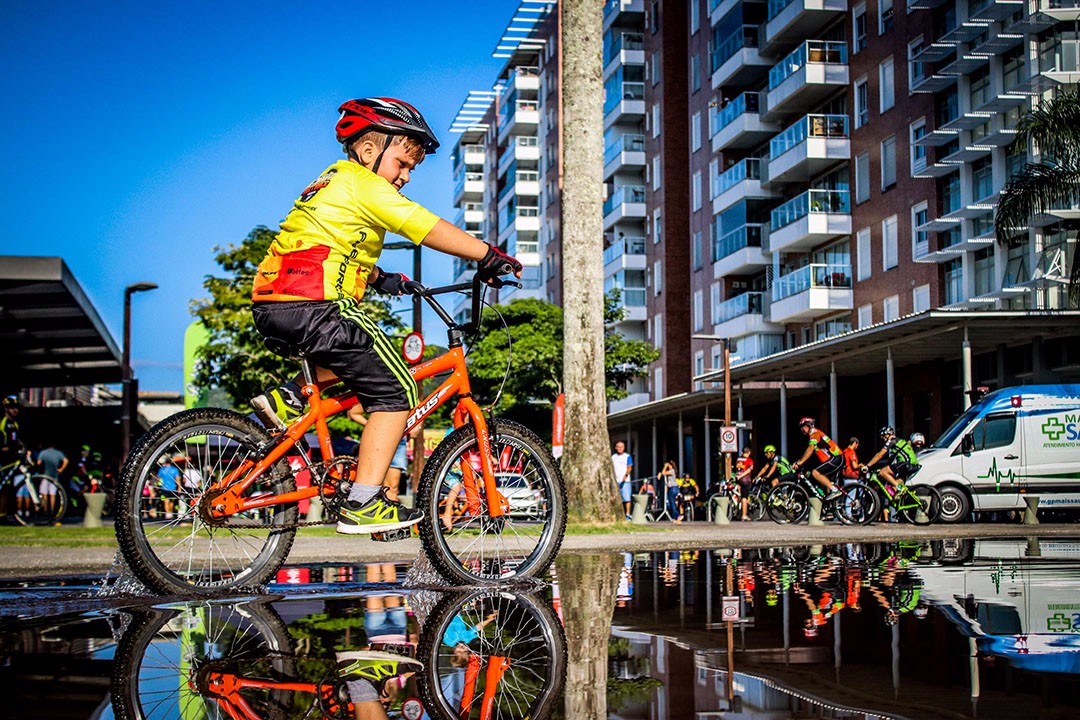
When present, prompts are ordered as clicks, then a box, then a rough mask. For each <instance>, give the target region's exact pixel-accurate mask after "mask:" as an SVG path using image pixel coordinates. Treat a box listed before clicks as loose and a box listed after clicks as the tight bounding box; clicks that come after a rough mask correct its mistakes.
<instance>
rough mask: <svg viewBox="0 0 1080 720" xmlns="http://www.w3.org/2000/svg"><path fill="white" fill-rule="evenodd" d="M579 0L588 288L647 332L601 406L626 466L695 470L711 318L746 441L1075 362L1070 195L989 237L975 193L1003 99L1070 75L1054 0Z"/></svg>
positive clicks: (709, 467) (711, 402)
mask: <svg viewBox="0 0 1080 720" xmlns="http://www.w3.org/2000/svg"><path fill="white" fill-rule="evenodd" d="M526 5H527V3H522V6H521V7H525V6H526ZM554 9H555V8H554V6H550V5H549V6H548V14H547V17H548V18H549V20H548V22H546V23H536V24H535V25H534V26H533V32H532V34H531V35H530V36H529V39H530V46H531V48H532V51H533V52H534V53H535V55H534V56H528V57H526V56H525V55H524V54H520V53H519V54H520V55H521V59H520V62H522V63H527V62H535V64H536V66H537V67H539V68H541V69H540V74H541V76H542V78H546V77H547V76H548V74H552V73H553V71H554V74H555V75H556V77H557V52H553V48H556V49H557V40H558V38H557V24H555V23H553V22H552V21H551V20H552V18H553V16H554ZM518 12H519V13H520V12H521V8H519V11H518ZM603 12H604V25H603V27H604V70H603V73H604V82H605V105H604V133H605V154H604V163H605V166H604V181H605V184H606V187H607V198H608V199H607V202H606V204H605V206H604V233H605V245H606V250H605V257H604V261H605V290H611V289H614V288H619V289H620V290H621V291H622V303H623V306H624V310H625V315H624V318H623V320H622V321H621V322H620V323H619V324H618V329H619V330H620V331H621V332H624V333H625V334H628V335H631V336H634V337H639V338H646V339H648V340H650V341H651V342H653V344H654V345H655V346H656V347H657V348H658V349H659V350H660V351H661V357H660V359H659V360H658V361H657V363H656V364H655V365H654V367H652V368H650V374H649V377H648V378H647V379H646V380H644V381H642V382H640V383H639V385H638V386H637V387H635V388H632V391H633V392H632V394H631V396H630V397H629V398H627V399H626V400H624V401H621V402H620V403H616V404H612V406H611V407H609V412H610V415H609V422H610V425H611V427H612V428H613V431H615V432H618V433H620V434H622V433H625V437H626V438H627V439H628V440H630V442H631V445H632V446H637V447H638V454H639V458H646V465H645V467H648V462H649V460H648V458H650V457H651V458H652V461H655V459H656V458H657V457H659V456H660V455H663V456H664V457H675V456H676V455H677V456H678V457H679V460H680V461H685V462H686V463H688V465H686V467H688V468H689V469H690V470H691V471H692V472H696V473H697V474H698V475H699V476H707V475H708V474H711V473H712V472H713V471H714V468H715V459H714V458H713V457H712V455H713V453H712V452H711V450H710V448H711V447H712V446H713V445H714V443H713V442H711V441H710V437H712V438H715V431H716V428H715V420H716V419H717V418H718V416H722V405H721V404H719V388H720V387H721V385H720V381H721V377H720V373H718V372H717V369H718V368H719V367H720V366H721V359H720V358H721V347H722V345H721V343H720V342H719V341H718V338H729V339H732V340H734V341H735V343H734V344H735V351H734V359H733V371H732V386H733V387H732V390H733V392H734V394H735V401H736V404H737V406H738V412H739V413H740V415H742V416H743V417H744V418H745V419H748V420H753V421H754V430H755V432H754V435H753V438H752V440H754V441H757V439H758V438H760V442H758V444H764V443H765V442H769V441H772V442H776V441H777V439H782V441H783V442H784V444H785V445H786V439H787V437H786V436H787V426H788V425H789V424H790V423H789V422H788V420H787V418H788V416H790V415H794V414H795V413H796V412H802V413H805V414H813V415H815V416H817V417H820V418H822V419H823V420H824V421H826V422H827V423H828V424H829V426H830V427H831V428H832V431H833V432H834V434H836V435H841V434H844V435H847V434H850V433H851V432H855V431H856V430H860V431H861V432H862V433H863V434H864V435H865V434H866V432H867V430H866V428H867V427H876V426H877V425H881V424H885V423H886V422H888V423H890V424H894V425H897V426H899V427H900V428H901V430H902V431H908V432H910V431H911V430H914V429H919V430H922V431H924V432H929V433H931V434H934V433H936V432H939V431H940V430H942V429H943V428H944V426H945V425H947V424H948V423H949V421H950V420H951V419H952V417H953V416H954V415H955V414H956V413H957V412H959V410H961V409H962V408H963V406H964V403H965V395H964V391H965V390H967V389H969V388H971V387H973V386H978V385H984V384H985V385H990V386H1001V385H1006V384H1016V383H1024V382H1035V381H1065V380H1076V379H1078V378H1080V357H1078V355H1080V330H1078V327H1080V314H1078V313H1077V312H1076V308H1075V305H1070V304H1069V299H1068V295H1067V290H1066V285H1065V283H1064V278H1065V277H1066V276H1067V268H1068V263H1069V259H1070V257H1071V255H1072V253H1075V251H1076V250H1075V248H1076V241H1075V239H1074V238H1075V223H1076V222H1077V221H1078V220H1080V216H1078V215H1077V211H1076V209H1075V208H1062V209H1061V210H1060V211H1054V212H1050V213H1047V214H1046V215H1044V216H1042V217H1039V218H1034V219H1033V222H1032V224H1031V226H1030V228H1027V229H1025V230H1024V231H1023V232H1020V233H1018V234H1017V236H1016V238H1015V239H1014V241H1013V242H1012V243H1010V244H1009V245H1008V246H1007V247H1006V246H1002V245H999V244H998V243H997V242H996V241H995V238H994V234H993V219H994V209H995V207H996V203H997V199H998V196H999V193H1000V191H1001V189H1002V188H1003V187H1004V185H1005V184H1006V182H1007V181H1008V179H1009V178H1010V177H1011V176H1012V175H1013V174H1015V173H1016V172H1018V171H1019V170H1020V169H1021V168H1022V167H1023V166H1024V164H1025V163H1027V162H1033V161H1038V160H1039V156H1038V154H1037V150H1038V149H1037V148H1024V147H1014V146H1013V145H1012V140H1013V139H1014V138H1015V137H1016V132H1015V125H1016V122H1017V120H1018V119H1019V118H1020V117H1021V116H1022V115H1023V114H1024V113H1025V112H1027V111H1028V110H1029V109H1031V108H1032V107H1034V106H1035V104H1037V103H1038V102H1039V101H1040V99H1041V98H1047V97H1051V96H1052V95H1053V94H1054V93H1055V92H1056V91H1057V90H1058V89H1060V88H1067V87H1072V86H1074V85H1075V83H1077V81H1078V80H1080V74H1078V72H1080V67H1078V65H1080V59H1078V58H1080V52H1078V51H1080V33H1077V32H1076V30H1075V27H1076V22H1077V21H1078V20H1080V2H1077V0H970V1H965V0H906V4H904V2H902V1H901V0H863V1H861V2H853V1H852V0H765V1H757V0H609V2H607V3H606V4H605V6H604V10H603ZM541 46H542V47H541ZM533 57H535V59H531V58H533ZM511 62H517V60H513V59H512V60H511V61H508V66H507V71H505V72H504V74H503V77H501V78H500V80H499V82H500V83H502V84H501V85H500V84H498V83H497V88H496V92H497V93H498V94H499V96H500V97H502V96H505V95H507V93H508V90H507V87H508V83H509V79H510V77H511V76H510V74H508V73H509V72H510V71H511V70H512V68H511V64H510V63H511ZM541 87H542V88H543V92H542V93H541V95H540V101H541V102H540V105H541V107H540V116H541V123H544V122H546V125H545V126H544V132H542V133H541V134H540V135H539V156H540V173H541V177H543V178H544V182H543V183H542V187H541V188H540V207H541V208H542V209H543V211H544V216H545V222H544V223H543V224H542V225H543V226H542V227H541V229H540V233H539V256H540V258H543V263H542V265H541V278H542V280H543V283H542V285H543V288H544V289H545V291H546V296H547V297H548V298H550V299H553V300H555V301H556V302H557V301H558V292H557V288H558V286H559V282H560V277H561V273H560V268H559V264H558V252H557V243H558V231H557V227H558V226H557V223H556V219H557V218H558V217H559V213H558V208H557V202H558V198H557V183H556V189H555V191H554V192H553V191H547V192H546V193H545V187H543V186H546V185H547V184H548V182H549V174H550V172H551V170H552V165H551V162H550V161H548V162H546V163H545V160H546V159H547V158H548V157H549V156H553V157H554V158H557V155H558V134H557V132H556V130H557V124H558V123H557V117H555V118H554V119H552V118H551V115H552V113H554V114H555V115H556V116H557V112H558V103H557V98H556V97H555V96H553V95H552V93H553V92H556V94H557V85H556V84H554V83H551V82H547V83H545V80H543V79H542V80H541ZM500 107H503V104H502V103H501V102H500V103H497V108H500ZM497 108H496V109H497ZM491 116H492V117H495V116H496V113H495V112H494V111H493V112H492V113H491ZM497 122H498V121H496V123H497ZM486 133H487V135H486V137H488V138H496V139H497V138H500V137H503V132H502V131H501V130H498V129H497V128H496V129H488V130H487V131H486ZM553 133H555V134H553ZM462 141H463V142H465V141H466V136H464V135H463V138H462ZM496 141H497V140H496ZM499 147H501V146H499V145H496V146H495V148H496V149H495V150H494V151H491V150H489V151H488V155H489V157H490V156H492V154H493V153H494V154H495V155H496V156H497V155H498V153H499V152H500V151H499V150H498V148H499ZM498 187H500V186H497V185H493V186H492V188H493V190H496V189H497V188H498ZM499 227H502V226H501V225H500V226H499ZM501 232H502V231H501V230H500V231H499V233H500V235H498V236H496V237H497V238H498V237H501ZM488 237H489V238H490V237H491V233H490V231H489V235H488ZM694 336H705V337H697V338H695V337H694ZM718 406H719V408H720V409H719V410H718V409H717V408H718ZM710 423H713V424H712V425H710ZM710 433H711V435H710Z"/></svg>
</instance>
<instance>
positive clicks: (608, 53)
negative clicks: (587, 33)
mask: <svg viewBox="0 0 1080 720" xmlns="http://www.w3.org/2000/svg"><path fill="white" fill-rule="evenodd" d="M644 64H645V39H644V37H643V36H642V35H641V33H632V32H619V31H617V30H613V31H612V32H610V33H607V34H605V35H604V79H605V80H606V79H607V78H608V77H609V76H611V74H612V73H614V72H615V71H616V70H617V69H618V68H619V66H620V65H644Z"/></svg>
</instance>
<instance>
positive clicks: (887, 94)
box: [878, 57, 896, 112]
mask: <svg viewBox="0 0 1080 720" xmlns="http://www.w3.org/2000/svg"><path fill="white" fill-rule="evenodd" d="M878 81H879V84H878V88H879V92H880V95H881V104H880V109H881V112H885V111H886V110H890V109H892V107H893V106H894V105H896V80H895V77H894V72H893V59H892V58H891V57H889V58H886V59H885V60H884V61H883V62H882V63H881V64H880V65H878Z"/></svg>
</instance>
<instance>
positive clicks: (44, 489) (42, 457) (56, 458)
mask: <svg viewBox="0 0 1080 720" xmlns="http://www.w3.org/2000/svg"><path fill="white" fill-rule="evenodd" d="M37 466H38V469H39V470H40V471H41V473H42V474H44V475H46V476H48V477H49V478H51V479H52V483H46V482H43V483H41V486H40V487H39V488H38V493H39V494H40V495H41V499H42V502H43V504H44V506H45V512H46V513H47V514H48V516H49V517H52V514H53V508H54V507H55V506H56V486H57V485H59V484H60V473H62V472H64V471H65V470H66V469H67V466H68V458H67V455H65V454H64V453H62V452H60V451H59V450H57V449H56V448H55V447H53V446H52V445H48V446H47V447H45V449H44V450H42V451H40V452H39V453H38V455H37ZM56 524H57V525H59V524H60V523H59V521H58V522H57V523H56Z"/></svg>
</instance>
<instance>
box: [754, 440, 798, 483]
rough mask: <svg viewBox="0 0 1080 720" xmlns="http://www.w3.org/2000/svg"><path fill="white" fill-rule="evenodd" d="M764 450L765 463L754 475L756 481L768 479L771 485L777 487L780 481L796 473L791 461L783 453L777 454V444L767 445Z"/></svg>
mask: <svg viewBox="0 0 1080 720" xmlns="http://www.w3.org/2000/svg"><path fill="white" fill-rule="evenodd" d="M763 452H764V453H765V463H764V464H763V465H762V466H761V470H759V471H758V474H757V475H756V476H755V477H754V480H755V481H758V480H761V481H765V480H768V481H769V485H771V486H773V487H775V486H776V484H777V483H778V482H780V481H781V480H787V479H788V478H789V477H790V476H791V475H793V474H794V471H793V470H792V469H791V463H790V462H788V460H787V458H786V457H784V456H783V455H779V454H777V452H776V446H775V445H766V446H765V450H764V451H763Z"/></svg>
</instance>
